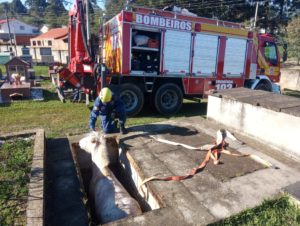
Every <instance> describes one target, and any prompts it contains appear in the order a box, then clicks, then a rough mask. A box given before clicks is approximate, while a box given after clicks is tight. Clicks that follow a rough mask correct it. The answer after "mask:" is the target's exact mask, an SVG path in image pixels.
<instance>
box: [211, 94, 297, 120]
mask: <svg viewBox="0 0 300 226" xmlns="http://www.w3.org/2000/svg"><path fill="white" fill-rule="evenodd" d="M212 96H216V97H219V98H226V99H229V100H237V101H240V102H243V103H248V104H251V105H255V106H261V107H264V108H267V109H271V110H274V111H277V112H286V113H288V114H289V112H290V113H291V114H292V115H296V116H298V115H300V112H299V109H298V107H300V99H299V98H296V97H291V96H285V95H281V94H275V93H270V92H266V91H262V90H251V89H247V88H235V89H229V90H218V91H217V92H216V93H215V94H213V95H212ZM290 108H294V109H291V110H285V109H290Z"/></svg>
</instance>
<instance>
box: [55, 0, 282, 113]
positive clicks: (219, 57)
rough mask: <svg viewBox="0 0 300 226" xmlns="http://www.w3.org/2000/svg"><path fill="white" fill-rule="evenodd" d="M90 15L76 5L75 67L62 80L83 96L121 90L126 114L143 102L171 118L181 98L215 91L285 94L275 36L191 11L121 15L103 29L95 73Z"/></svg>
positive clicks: (71, 38)
mask: <svg viewBox="0 0 300 226" xmlns="http://www.w3.org/2000/svg"><path fill="white" fill-rule="evenodd" d="M85 12H87V10H84V2H83V1H81V0H76V2H75V4H74V6H73V8H72V9H71V11H70V13H69V16H70V19H69V31H70V32H69V43H70V46H71V48H70V51H69V53H70V55H69V56H70V62H69V65H68V68H63V69H61V70H60V72H59V75H60V79H62V80H67V81H68V82H69V83H71V84H72V85H73V86H75V87H77V89H81V90H83V91H84V92H86V93H89V92H90V91H91V90H94V91H95V90H97V91H98V92H99V90H100V89H101V86H103V84H104V83H105V85H107V86H110V87H112V89H116V90H118V91H119V94H120V96H121V98H122V99H123V101H124V103H125V106H126V111H127V113H128V114H129V115H136V114H138V113H139V112H140V111H141V109H142V108H143V105H144V104H145V102H146V101H145V100H146V99H147V101H150V102H151V103H152V104H153V106H155V108H156V109H157V111H158V112H160V113H161V114H166V115H168V114H173V113H176V112H177V111H178V110H179V109H180V108H181V105H182V100H183V98H195V97H203V96H206V95H207V94H208V93H210V92H212V91H213V90H220V89H230V88H235V87H247V88H251V89H259V90H266V91H273V92H280V89H279V86H278V85H277V84H276V83H278V82H279V79H280V56H279V51H278V48H277V45H276V40H275V39H274V38H273V37H272V36H271V35H268V34H258V33H255V32H252V31H248V30H246V29H244V28H242V26H241V25H240V24H237V23H232V22H226V21H219V20H214V19H208V18H202V17H198V16H195V15H193V14H192V13H190V12H187V11H182V12H181V13H180V12H178V11H177V12H173V11H166V10H165V11H164V10H159V9H148V8H142V7H136V8H133V9H130V10H122V11H121V12H120V13H119V14H117V15H116V16H114V17H113V18H112V19H111V20H109V21H108V22H106V23H105V24H104V25H103V29H102V34H101V35H102V37H103V38H102V39H103V40H102V44H101V51H102V53H101V55H102V59H101V63H102V66H101V68H102V69H101V70H99V71H98V70H96V67H97V64H96V63H95V57H94V56H93V54H92V53H91V51H90V49H91V48H90V44H89V35H88V32H86V33H87V34H86V33H85V32H84V31H85V30H86V29H85V27H86V24H88V19H87V18H88V16H86V15H84V14H85ZM147 104H148V103H147Z"/></svg>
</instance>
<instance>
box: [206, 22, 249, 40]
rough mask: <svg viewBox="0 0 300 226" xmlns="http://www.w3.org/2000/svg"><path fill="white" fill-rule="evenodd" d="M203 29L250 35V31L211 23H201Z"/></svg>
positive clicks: (213, 31) (244, 35) (228, 33)
mask: <svg viewBox="0 0 300 226" xmlns="http://www.w3.org/2000/svg"><path fill="white" fill-rule="evenodd" d="M201 31H204V32H212V33H223V34H227V35H237V36H243V37H248V31H245V30H241V29H236V28H230V27H219V26H215V25H211V24H201Z"/></svg>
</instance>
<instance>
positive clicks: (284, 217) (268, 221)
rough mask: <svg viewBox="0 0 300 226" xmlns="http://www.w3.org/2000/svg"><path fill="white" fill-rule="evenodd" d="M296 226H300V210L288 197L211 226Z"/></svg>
mask: <svg viewBox="0 0 300 226" xmlns="http://www.w3.org/2000/svg"><path fill="white" fill-rule="evenodd" d="M223 225H224V226H225V225H239V226H253V225H264V226H283V225H284V226H296V225H300V209H299V208H297V207H296V206H294V205H293V204H291V203H290V202H289V198H288V197H287V196H283V197H280V198H279V199H273V200H266V201H264V202H263V203H262V205H260V206H258V207H255V208H253V209H249V210H245V211H243V212H242V213H240V214H238V215H235V216H232V217H230V218H227V219H225V220H223V221H220V222H217V223H215V224H211V225H210V226H223Z"/></svg>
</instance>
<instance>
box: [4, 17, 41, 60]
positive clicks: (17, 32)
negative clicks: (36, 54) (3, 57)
mask: <svg viewBox="0 0 300 226" xmlns="http://www.w3.org/2000/svg"><path fill="white" fill-rule="evenodd" d="M9 27H10V33H11V34H10V36H9V30H8V23H7V20H0V53H3V52H4V53H10V54H11V55H14V56H19V57H22V58H24V59H28V60H29V61H30V60H31V56H30V49H29V48H30V38H33V37H36V36H37V35H38V34H39V29H38V28H37V27H35V26H31V25H28V24H26V23H24V22H22V21H19V20H17V19H9Z"/></svg>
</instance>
